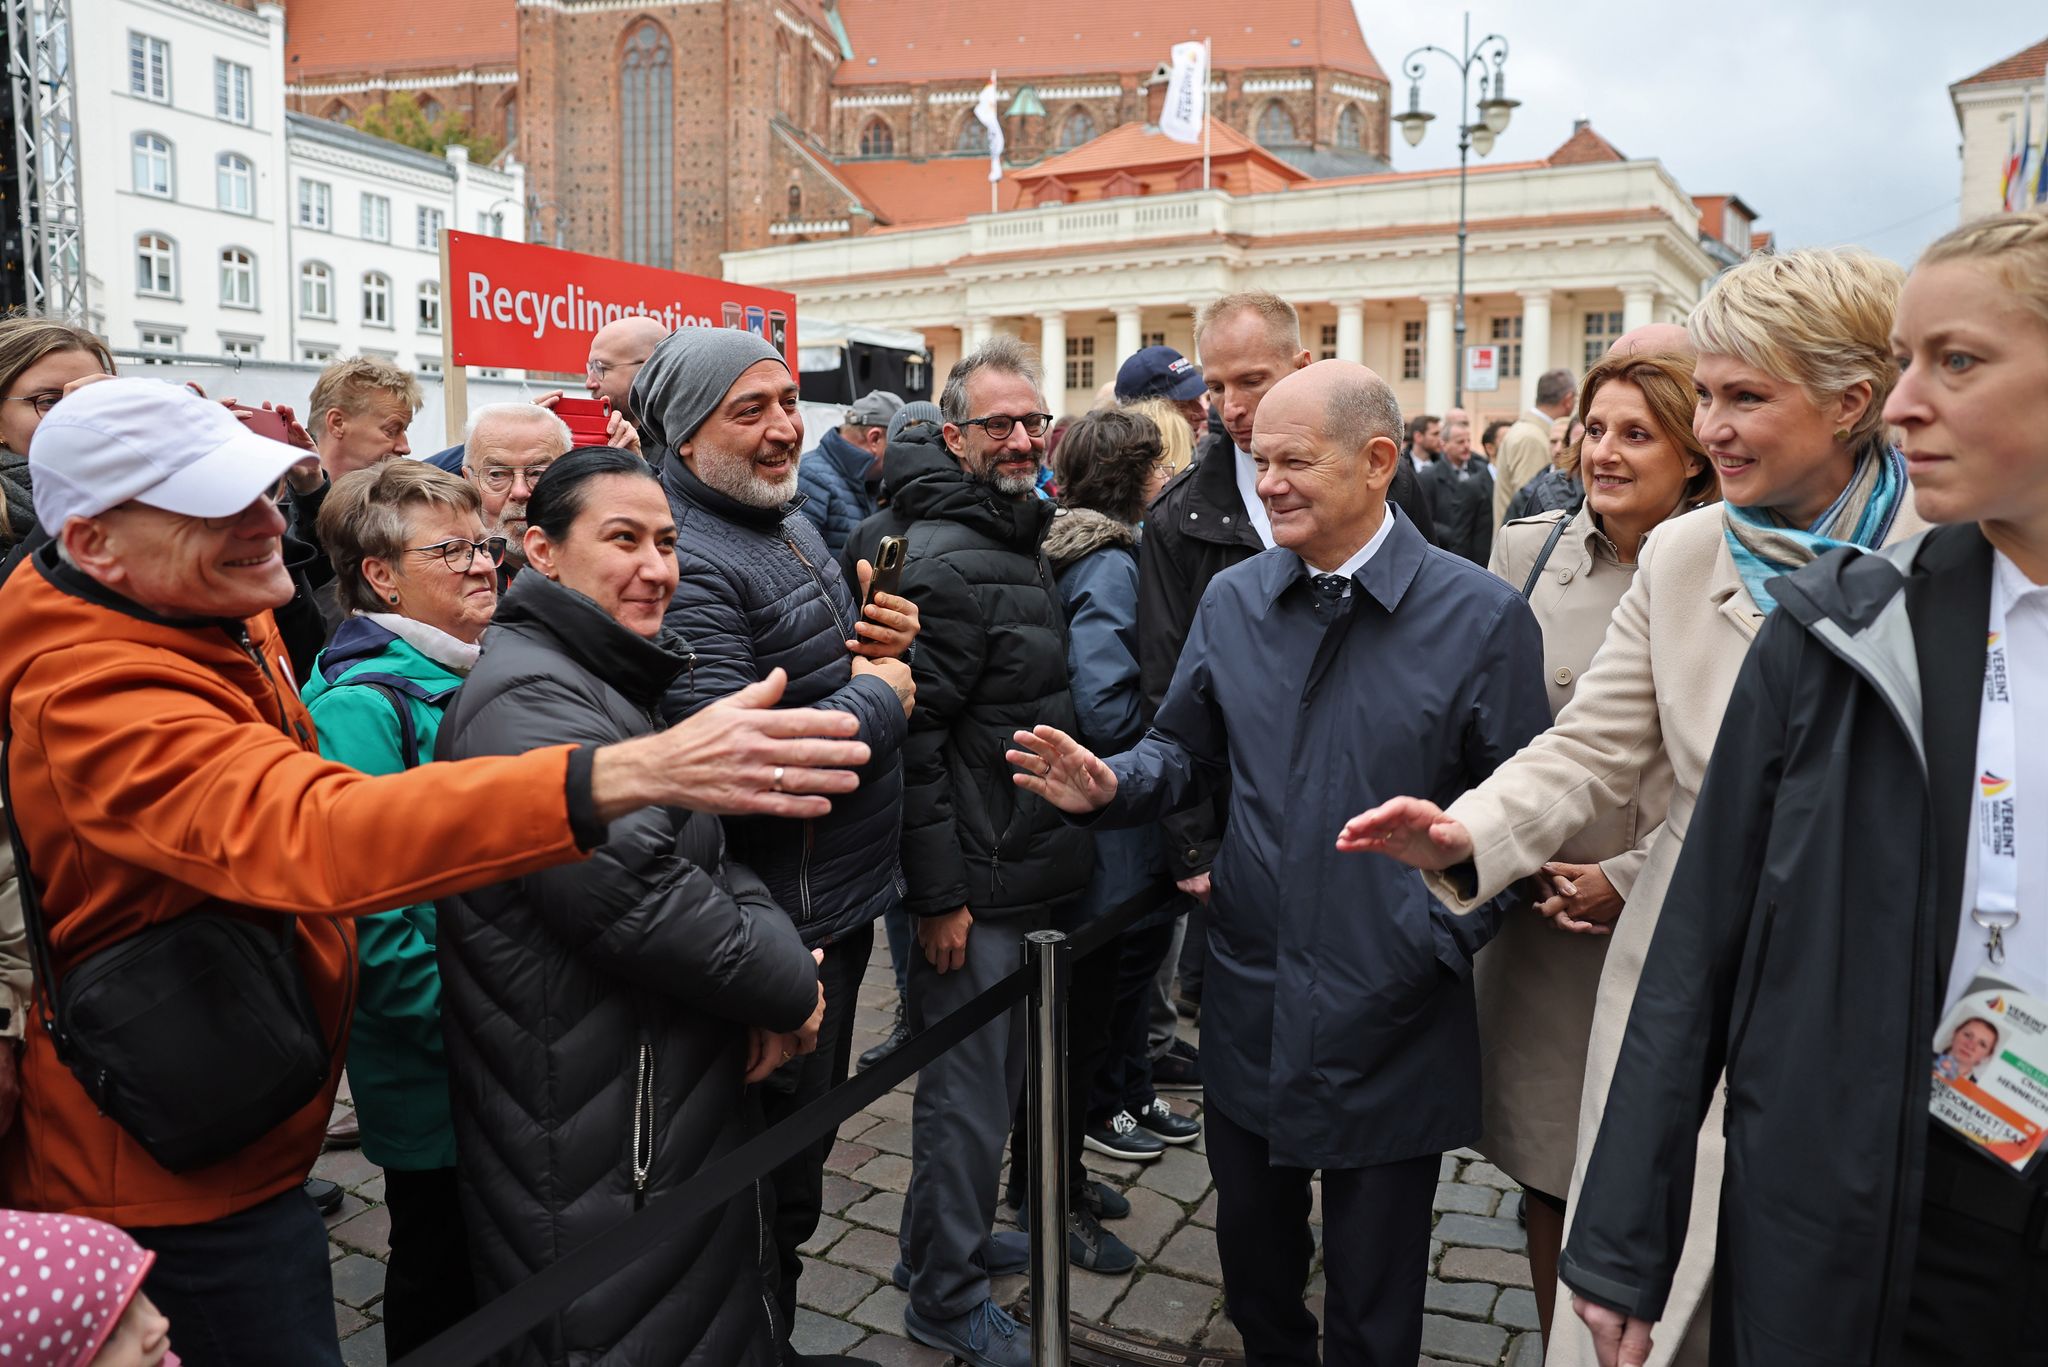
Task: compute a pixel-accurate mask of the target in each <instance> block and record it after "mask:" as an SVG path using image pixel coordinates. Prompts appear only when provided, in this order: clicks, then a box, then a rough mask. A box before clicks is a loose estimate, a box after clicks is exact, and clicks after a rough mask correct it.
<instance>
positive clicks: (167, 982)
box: [0, 745, 354, 1172]
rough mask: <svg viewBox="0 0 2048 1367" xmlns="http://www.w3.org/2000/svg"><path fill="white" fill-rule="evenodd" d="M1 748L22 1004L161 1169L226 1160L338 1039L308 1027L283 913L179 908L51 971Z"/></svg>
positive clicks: (304, 1093) (296, 1090)
mask: <svg viewBox="0 0 2048 1367" xmlns="http://www.w3.org/2000/svg"><path fill="white" fill-rule="evenodd" d="M12 748H13V747H12V746H11V745H0V803H5V804H6V812H7V838H8V839H9V840H10V841H12V842H13V844H14V858H15V862H16V864H17V865H18V866H19V867H18V874H19V878H18V886H19V888H20V890H21V909H22V918H23V920H24V921H25V922H26V923H27V927H28V945H29V963H30V966H31V967H32V968H33V970H34V972H35V987H34V992H35V995H36V997H37V998H39V999H40V1000H39V1001H38V1002H37V1003H36V1005H35V1006H32V1007H31V1008H30V1009H31V1013H32V1014H35V1015H39V1016H40V1017H41V1021H42V1026H43V1029H44V1030H46V1031H47V1032H48V1033H49V1035H50V1038H51V1041H52V1042H53V1043H54V1044H55V1045H56V1046H57V1058H58V1060H59V1061H60V1062H62V1063H63V1064H64V1066H65V1067H67V1068H69V1069H70V1070H71V1073H72V1076H74V1077H76V1078H77V1079H78V1083H79V1085H80V1086H81V1087H83V1088H85V1092H86V1095H87V1096H89V1097H91V1098H92V1099H93V1102H94V1103H95V1104H96V1105H97V1106H98V1107H99V1108H100V1112H101V1113H102V1114H103V1115H106V1116H107V1117H108V1118H110V1119H111V1120H113V1122H114V1123H115V1124H117V1125H119V1126H120V1127H121V1128H122V1129H124V1130H126V1131H128V1133H129V1134H131V1135H133V1136H134V1137H135V1140H136V1142H137V1143H139V1144H141V1145H142V1147H143V1149H144V1150H146V1151H147V1152H148V1154H149V1156H150V1157H151V1158H154V1159H155V1160H156V1161H157V1162H158V1163H160V1164H162V1165H163V1166H164V1167H165V1168H167V1169H169V1170H170V1171H172V1172H190V1171H192V1170H193V1169H195V1168H204V1167H207V1166H210V1165H211V1164H214V1163H218V1162H221V1161H222V1160H223V1159H227V1158H232V1157H233V1156H234V1155H235V1154H237V1153H239V1152H241V1151H242V1150H243V1149H245V1148H247V1147H248V1146H249V1145H250V1144H252V1143H254V1142H255V1141H256V1140H258V1139H260V1138H262V1137H263V1136H264V1135H266V1134H268V1133H270V1131H272V1130H274V1129H276V1128H277V1127H278V1126H279V1125H281V1124H283V1123H284V1122H285V1121H286V1120H287V1119H289V1118H290V1117H291V1116H292V1115H293V1114H295V1113H296V1112H297V1111H299V1110H300V1109H301V1108H302V1107H304V1106H305V1105H306V1103H308V1102H310V1101H311V1100H313V1098H314V1097H316V1096H318V1095H319V1093H320V1089H321V1088H322V1087H324V1086H325V1085H326V1083H327V1074H328V1069H329V1068H330V1066H331V1060H332V1058H333V1051H334V1049H336V1048H338V1047H339V1046H340V1043H341V1038H340V1032H339V1030H337V1031H336V1034H335V1036H334V1038H333V1039H332V1040H329V1039H328V1038H327V1037H326V1036H325V1035H324V1034H323V1033H322V1032H321V1029H320V1018H319V1014H318V1013H317V1012H316V1011H315V1010H314V1008H313V1001H312V997H311V994H310V993H309V992H308V991H307V988H306V980H305V975H304V974H303V973H302V972H300V970H299V963H298V956H297V954H296V953H295V952H294V949H293V934H292V931H293V926H294V924H295V922H296V918H294V917H290V916H281V915H278V914H276V913H271V912H255V913H254V915H253V916H251V917H247V918H245V917H242V916H233V915H228V914H227V913H225V912H219V911H191V912H187V913H185V914H184V915H182V916H179V917H178V918H177V919H175V920H172V921H168V922H165V923H164V924H162V925H156V926H150V927H148V928H147V929H145V930H141V931H138V932H137V933H135V934H133V935H130V936H128V937H127V938H126V939H124V940H121V941H120V942H119V943H117V944H114V945H111V946H109V947H107V948H106V949H103V950H101V951H99V952H98V953H97V954H94V955H93V956H92V957H90V958H88V959H86V960H85V961H84V962H82V963H80V964H78V965H76V966H74V967H73V968H72V969H71V970H70V971H69V972H68V973H66V974H65V976H64V978H63V980H62V981H61V982H60V981H59V980H58V979H57V976H56V974H55V972H54V971H52V969H51V966H50V961H51V957H52V956H51V952H50V939H49V931H48V927H47V925H46V923H45V921H44V918H43V907H42V899H41V897H40V896H39V895H38V893H37V891H36V883H35V877H34V875H33V874H32V873H31V872H30V869H29V863H28V843H27V842H26V841H24V840H23V839H22V838H21V828H20V827H19V826H18V825H16V824H15V820H14V794H13V793H12V792H10V791H9V790H8V781H7V778H8V775H7V770H8V764H9V760H10V759H11V755H10V754H9V751H10V750H11V749H12ZM353 969H354V962H353V956H351V958H350V971H351V972H353ZM38 1007H39V1008H40V1010H39V1011H38V1010H37V1008H38ZM342 1024H343V1026H344V1027H345V1026H346V1024H347V1017H346V1016H344V1017H343V1021H342Z"/></svg>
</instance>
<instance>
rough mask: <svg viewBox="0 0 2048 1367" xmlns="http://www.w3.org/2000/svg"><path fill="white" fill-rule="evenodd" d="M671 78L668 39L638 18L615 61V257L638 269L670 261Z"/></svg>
mask: <svg viewBox="0 0 2048 1367" xmlns="http://www.w3.org/2000/svg"><path fill="white" fill-rule="evenodd" d="M674 75H675V68H674V59H673V52H672V49H671V48H670V46H669V40H668V35H667V34H666V33H664V32H662V29H661V26H660V25H659V24H656V23H655V22H654V21H653V20H651V19H648V20H643V21H642V22H641V23H640V24H639V26H638V27H636V28H634V29H633V31H632V32H631V33H629V34H627V35H626V46H625V51H624V52H623V53H622V54H621V55H620V58H619V124H620V127H619V181H620V184H619V190H620V194H619V216H620V227H621V233H620V253H621V255H623V256H624V257H625V258H626V260H628V261H637V262H639V263H640V264H641V265H643V266H669V265H673V264H674V262H675V236H674V223H675V211H674V207H673V206H674V202H675V201H674V180H675V158H674V154H673V143H672V139H673V138H674V135H675V133H674V130H675V120H674V114H673V96H672V91H673V85H674Z"/></svg>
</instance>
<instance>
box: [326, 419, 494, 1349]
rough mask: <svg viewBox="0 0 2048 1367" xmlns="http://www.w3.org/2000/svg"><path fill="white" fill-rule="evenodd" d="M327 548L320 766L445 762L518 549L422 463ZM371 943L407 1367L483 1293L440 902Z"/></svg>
mask: <svg viewBox="0 0 2048 1367" xmlns="http://www.w3.org/2000/svg"><path fill="white" fill-rule="evenodd" d="M319 533H320V540H321V542H322V544H324V545H325V546H326V547H327V550H328V553H329V555H330V556H331V557H332V559H333V561H334V569H335V579H336V591H337V593H338V594H339V596H340V600H341V603H342V606H343V607H344V608H346V609H347V610H348V613H349V615H348V618H347V619H346V620H345V621H344V622H342V624H341V626H340V627H339V628H338V629H336V631H335V633H334V639H333V640H332V641H330V642H329V643H328V646H327V648H326V649H325V650H324V651H322V652H321V653H320V658H319V660H318V661H317V662H316V663H315V666H314V673H313V677H312V678H311V679H309V680H308V681H307V682H306V686H305V688H304V690H303V691H304V696H305V700H306V705H307V707H308V709H310V710H311V712H312V714H313V722H314V726H315V727H316V728H317V730H318V733H319V741H320V753H322V754H323V755H326V756H327V757H328V758H330V759H335V760H339V761H341V762H342V763H344V764H348V765H352V766H354V767H355V768H357V769H360V770H362V771H363V772H364V773H368V774H389V773H396V772H398V771H399V770H401V769H409V768H411V767H412V766H414V765H416V764H419V763H422V762H424V761H427V760H431V759H432V758H433V757H434V738H435V735H436V733H437V732H438V731H439V729H440V725H441V716H442V713H443V711H444V710H445V709H446V708H447V706H448V704H449V702H450V701H451V700H452V699H453V698H454V696H455V690H456V689H458V688H460V687H461V686H462V681H463V678H464V677H465V676H466V675H467V674H468V673H469V670H470V667H471V666H472V665H474V664H475V663H476V657H477V642H478V640H479V639H480V638H481V637H482V635H483V631H484V628H485V627H486V626H488V625H490V621H491V616H492V614H493V613H494V612H496V611H497V606H498V567H499V565H500V564H502V563H503V561H504V558H505V538H503V537H501V536H492V537H486V536H485V535H484V525H483V514H482V507H481V504H480V503H479V501H478V498H477V493H476V490H475V489H474V488H473V487H471V486H470V485H469V484H468V483H466V482H465V481H463V480H461V479H459V478H457V477H456V476H454V475H451V474H448V473H446V472H444V471H441V470H437V469H435V468H434V467H433V466H431V465H427V464H425V463H424V462H421V461H411V460H393V461H386V462H384V463H382V464H379V465H373V466H371V467H370V468H368V469H365V470H358V471H356V472H354V473H353V474H348V475H344V476H342V478H340V479H338V480H336V481H335V483H334V487H333V489H332V490H331V491H329V493H328V495H327V502H326V505H325V506H324V507H323V508H321V510H320V523H319ZM366 854H367V856H368V857H371V858H374V857H375V852H374V851H369V852H366ZM356 940H357V944H358V946H359V950H358V958H359V961H360V969H361V978H360V980H359V982H358V985H357V990H356V1009H355V1019H354V1021H353V1023H352V1026H351V1034H350V1040H349V1052H348V1075H349V1086H350V1089H351V1091H352V1093H353V1095H354V1097H355V1103H356V1112H357V1115H358V1116H359V1117H360V1119H361V1122H362V1134H363V1152H364V1154H365V1155H366V1156H368V1157H369V1158H370V1160H371V1161H373V1162H375V1163H377V1164H378V1165H380V1166H381V1167H382V1168H383V1169H384V1199H385V1204H386V1206H387V1207H388V1209H389V1210H390V1212H391V1259H390V1263H389V1266H388V1268H387V1271H386V1275H385V1283H384V1342H385V1351H386V1352H387V1353H388V1354H389V1355H390V1356H391V1358H392V1359H393V1360H394V1361H395V1360H396V1359H398V1358H401V1357H404V1356H405V1355H406V1354H407V1353H408V1352H410V1351H411V1350H412V1349H414V1348H416V1347H418V1346H419V1345H420V1344H422V1343H424V1342H426V1341H427V1340H428V1339H430V1338H432V1337H433V1336H434V1335H435V1334H437V1333H439V1332H440V1331H441V1330H442V1329H445V1328H447V1327H448V1326H449V1325H451V1324H453V1323H454V1322H455V1321H457V1320H459V1319H461V1318H462V1317H463V1316H464V1315H465V1314H467V1313H468V1312H469V1311H470V1310H471V1309H473V1308H474V1306H475V1291H474V1288H473V1284H472V1281H471V1276H470V1264H469V1250H468V1240H467V1237H466V1234H465V1231H464V1226H463V1220H462V1211H461V1207H460V1206H459V1205H458V1203H457V1200H456V1184H455V1131H454V1128H453V1126H452V1124H451V1122H450V1120H449V1114H448V1064H447V1058H446V1055H445V1054H444V1052H443V1050H442V1045H441V974H440V970H439V968H438V967H437V966H436V963H435V958H434V942H435V936H434V904H433V903H431V902H421V903H418V904H417V905H414V906H409V907H399V908H397V909H396V910H394V911H386V912H380V913H378V914H377V915H374V916H365V917H362V918H361V919H360V920H358V921H357V922H356Z"/></svg>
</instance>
